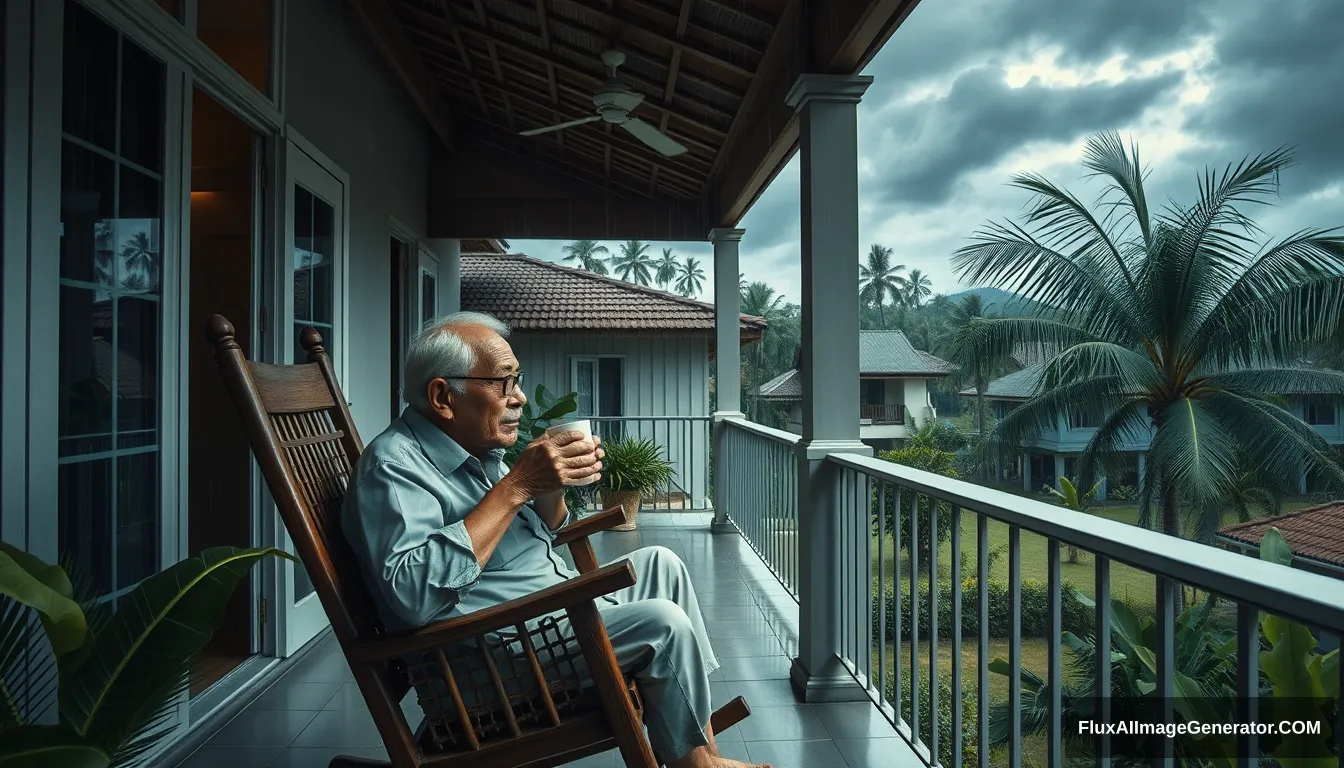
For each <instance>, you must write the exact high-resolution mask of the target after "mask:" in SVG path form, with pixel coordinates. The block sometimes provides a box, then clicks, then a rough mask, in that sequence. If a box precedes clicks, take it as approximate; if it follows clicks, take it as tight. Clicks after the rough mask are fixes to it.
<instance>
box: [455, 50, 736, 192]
mask: <svg viewBox="0 0 1344 768" xmlns="http://www.w3.org/2000/svg"><path fill="white" fill-rule="evenodd" d="M431 66H433V67H435V69H436V70H437V71H438V72H439V73H441V74H442V75H443V78H442V79H440V81H439V82H440V83H446V82H452V81H455V80H467V81H472V80H479V79H480V78H479V77H478V76H477V75H474V74H469V73H463V72H458V71H456V70H455V69H450V68H449V66H453V65H445V66H443V67H439V66H438V65H435V64H431ZM483 85H488V86H490V87H492V88H495V87H497V86H498V85H499V84H498V83H488V82H487V83H483ZM508 97H511V100H512V101H514V102H516V103H517V104H526V105H529V106H531V107H532V108H533V109H534V110H535V111H536V113H537V114H541V115H546V114H550V115H553V116H554V115H555V113H556V109H557V106H558V105H556V104H552V103H549V102H547V101H546V98H545V96H544V94H542V93H540V92H538V91H533V90H532V89H531V88H529V87H526V86H520V85H519V84H518V83H516V82H515V83H514V86H513V89H512V91H511V92H510V94H508ZM481 112H482V114H489V111H488V110H485V109H483V110H481ZM575 117H576V115H573V114H568V115H566V114H564V113H561V114H560V116H559V119H556V120H555V121H556V122H557V123H558V122H564V121H566V120H573V119H575ZM544 119H555V118H554V117H552V118H543V120H544ZM667 122H668V120H667V115H663V118H662V120H661V121H660V123H659V126H660V129H661V130H663V131H664V132H666V131H667ZM538 127H540V126H538ZM558 133H564V131H559V132H558ZM674 138H677V139H679V140H680V139H681V138H684V137H681V136H674ZM613 140H614V141H615V142H616V144H617V146H618V148H622V149H625V151H626V152H627V153H629V154H631V155H634V156H640V157H641V159H644V160H645V161H646V162H650V163H652V164H654V165H655V166H657V165H665V166H669V167H668V168H667V170H668V171H670V172H671V173H674V174H677V175H680V176H683V177H684V178H686V179H687V180H688V181H693V182H695V183H696V184H700V183H702V182H703V181H704V179H705V178H707V177H708V174H709V171H710V169H711V168H712V167H713V164H712V163H711V162H710V161H707V160H705V159H704V158H701V157H698V156H696V155H694V154H692V153H689V152H687V153H686V154H682V155H678V156H676V157H675V158H665V157H662V156H656V157H655V156H653V155H654V151H653V150H652V149H648V148H646V147H645V146H644V144H642V143H639V142H637V141H636V140H634V139H626V138H624V137H616V138H614V139H613ZM709 152H710V154H711V155H712V154H713V150H709ZM645 154H648V155H650V156H649V157H643V155H645ZM682 169H684V170H682Z"/></svg>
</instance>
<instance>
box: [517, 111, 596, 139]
mask: <svg viewBox="0 0 1344 768" xmlns="http://www.w3.org/2000/svg"><path fill="white" fill-rule="evenodd" d="M601 119H602V118H601V117H600V116H598V115H593V116H592V117H585V118H583V119H582V120H570V121H569V122H568V123H560V124H559V125H548V126H546V127H545V128H533V129H532V130H530V131H522V132H521V133H519V134H518V135H519V136H536V135H537V134H541V133H550V132H551V131H563V130H564V129H566V128H573V127H574V126H576V125H583V124H585V123H592V122H596V121H598V120H601Z"/></svg>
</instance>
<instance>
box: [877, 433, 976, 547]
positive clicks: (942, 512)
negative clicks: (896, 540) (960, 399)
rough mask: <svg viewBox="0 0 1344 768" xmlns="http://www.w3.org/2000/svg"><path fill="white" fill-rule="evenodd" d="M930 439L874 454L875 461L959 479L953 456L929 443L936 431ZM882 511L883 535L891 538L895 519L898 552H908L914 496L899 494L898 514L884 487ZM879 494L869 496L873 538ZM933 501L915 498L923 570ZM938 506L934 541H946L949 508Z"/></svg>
mask: <svg viewBox="0 0 1344 768" xmlns="http://www.w3.org/2000/svg"><path fill="white" fill-rule="evenodd" d="M927 434H928V435H930V439H929V441H927V442H923V443H920V444H913V445H908V446H906V447H904V448H899V449H897V450H894V451H881V452H879V453H878V454H877V457H878V458H879V459H882V460H884V461H890V462H892V463H895V464H904V465H905V466H907V467H914V468H915V469H922V470H924V471H925V472H932V473H934V474H936V475H942V476H943V477H951V478H954V479H960V477H961V472H960V471H959V470H958V469H957V455H956V454H954V453H952V452H951V451H945V450H941V449H939V448H938V447H936V445H934V444H932V443H933V441H934V438H933V437H932V436H934V435H938V434H939V432H938V431H937V430H930V431H929V432H928V433H927ZM885 495H886V500H885V503H886V509H885V511H884V512H883V514H885V516H886V522H885V525H886V533H887V535H888V536H890V535H892V532H893V529H894V527H895V526H896V524H897V521H898V520H899V524H900V526H901V549H903V550H904V551H906V552H907V553H908V552H909V551H910V508H911V505H912V504H913V498H914V495H913V494H911V493H910V492H909V491H906V492H904V493H902V494H900V504H901V508H900V510H899V513H898V511H897V509H896V502H897V499H896V496H897V494H896V492H895V491H894V490H893V489H891V488H888V489H887V492H886V494H885ZM882 496H883V494H881V493H878V492H877V490H876V489H874V493H873V501H872V506H873V523H872V525H873V535H877V527H878V509H879V505H880V504H882ZM934 503H935V502H934V501H933V499H931V498H930V497H929V496H927V495H924V496H920V498H919V519H918V520H916V522H917V523H918V524H919V525H918V528H919V562H920V567H921V568H923V567H925V566H927V565H928V562H929V553H930V549H929V547H930V542H931V541H932V535H933V532H932V531H931V530H930V528H931V527H930V525H929V517H930V515H931V513H932V511H933V504H934ZM937 504H938V532H937V534H938V541H939V542H944V541H947V540H948V539H949V538H950V537H951V536H952V505H951V504H948V503H947V502H944V501H939V502H937Z"/></svg>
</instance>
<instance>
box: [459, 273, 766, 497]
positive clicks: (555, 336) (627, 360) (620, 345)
mask: <svg viewBox="0 0 1344 768" xmlns="http://www.w3.org/2000/svg"><path fill="white" fill-rule="evenodd" d="M462 309H464V310H472V311H476V312H485V313H488V314H490V315H493V316H495V317H497V318H499V319H500V320H503V321H504V322H507V323H508V324H509V325H510V326H511V327H512V329H513V333H512V334H511V336H510V339H509V343H510V344H511V345H512V346H513V350H514V353H515V354H517V356H518V360H519V361H520V363H521V366H522V370H523V375H524V379H523V381H524V388H525V390H526V392H527V394H528V396H529V397H531V396H532V395H533V394H534V393H535V392H536V388H537V385H542V386H545V387H546V389H547V390H548V391H549V392H551V393H552V394H553V395H557V396H558V395H563V394H565V393H568V392H577V393H578V404H579V410H578V413H579V414H580V415H584V416H594V417H598V418H599V419H604V420H606V421H603V422H600V424H601V426H600V430H601V432H602V433H603V434H604V436H605V438H607V439H609V438H610V437H614V436H619V435H621V434H624V435H639V436H643V437H648V438H651V439H653V440H654V441H655V442H656V443H657V444H658V445H660V446H663V447H665V448H666V449H667V456H668V458H669V460H671V461H672V462H673V464H674V466H675V469H676V471H677V477H676V480H675V483H676V485H677V486H678V487H679V488H680V489H681V490H682V491H683V492H684V493H685V494H686V496H687V498H685V499H683V502H684V503H686V504H687V505H688V506H694V507H704V506H706V505H707V504H708V496H709V472H708V467H709V457H708V456H707V455H703V454H704V453H705V449H704V446H706V445H708V439H709V378H710V361H711V360H713V359H714V305H712V304H709V303H706V302H703V301H696V300H694V299H688V298H685V297H682V296H678V295H676V294H672V293H667V292H665V291H660V290H657V289H655V288H649V287H646V286H642V285H636V284H635V283H630V282H626V281H624V280H618V279H616V278H612V277H605V276H602V275H598V274H594V273H592V272H588V271H586V270H582V269H575V268H572V267H566V266H561V265H559V264H555V263H552V262H549V261H543V260H541V259H535V258H532V257H529V256H524V255H519V254H509V255H466V254H464V255H463V256H462ZM741 327H742V337H741V338H742V343H743V344H750V343H751V342H753V341H756V340H758V339H759V338H760V337H761V333H762V332H763V331H764V330H765V321H764V320H762V319H760V318H757V317H750V316H747V315H743V316H742V325H741Z"/></svg>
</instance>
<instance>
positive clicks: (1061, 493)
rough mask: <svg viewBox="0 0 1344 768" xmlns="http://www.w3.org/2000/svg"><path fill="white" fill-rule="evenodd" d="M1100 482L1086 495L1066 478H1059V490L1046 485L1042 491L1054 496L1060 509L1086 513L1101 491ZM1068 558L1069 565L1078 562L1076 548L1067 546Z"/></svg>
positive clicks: (1073, 482) (1093, 504) (1094, 503)
mask: <svg viewBox="0 0 1344 768" xmlns="http://www.w3.org/2000/svg"><path fill="white" fill-rule="evenodd" d="M1101 482H1102V481H1100V480H1098V481H1097V484H1096V485H1094V486H1092V490H1090V491H1088V492H1087V493H1082V492H1080V490H1079V487H1080V486H1079V485H1078V484H1077V483H1076V482H1075V481H1073V480H1070V479H1069V478H1067V477H1061V478H1059V488H1057V489H1056V488H1054V487H1052V486H1049V485H1047V486H1045V487H1044V488H1043V489H1042V490H1043V491H1045V492H1046V493H1049V494H1050V495H1051V496H1054V497H1055V501H1056V502H1057V503H1058V504H1059V505H1060V506H1061V507H1065V508H1066V509H1072V510H1073V511H1074V512H1086V511H1088V510H1089V509H1091V508H1092V507H1094V506H1096V503H1097V491H1099V490H1101ZM1068 558H1069V562H1070V563H1077V562H1078V548H1077V547H1075V546H1072V545H1070V546H1069V555H1068Z"/></svg>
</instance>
